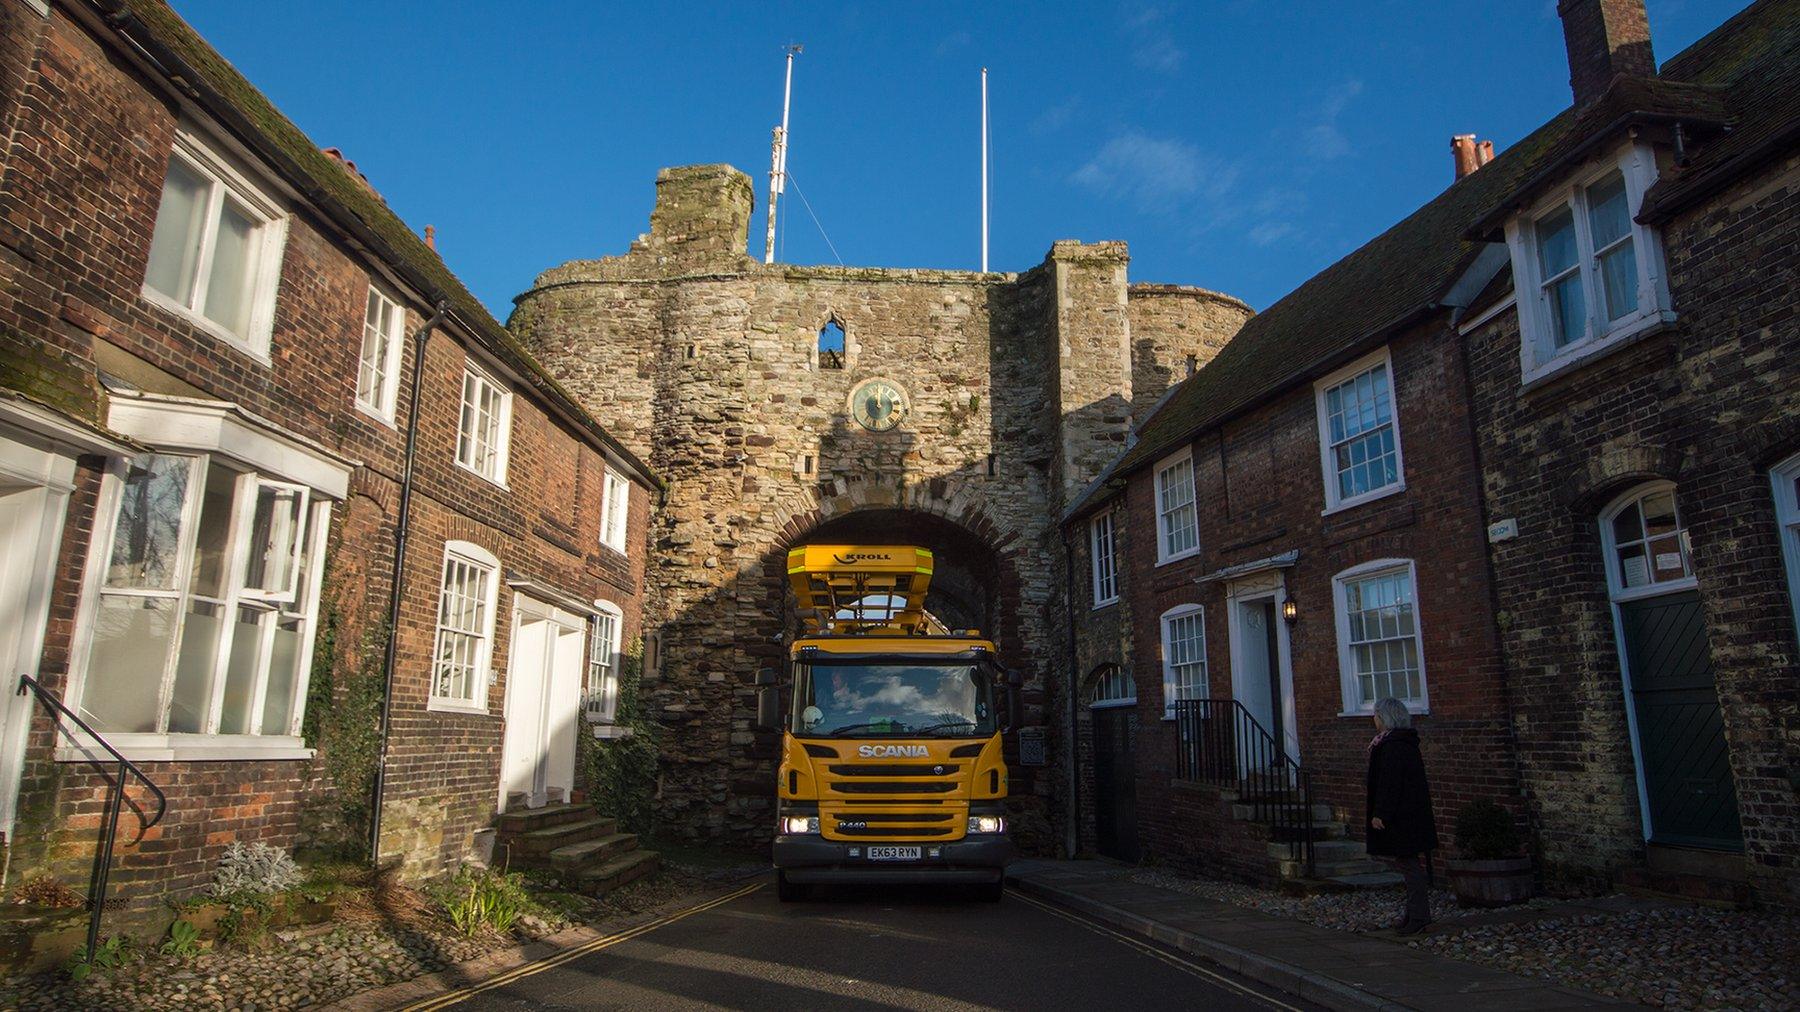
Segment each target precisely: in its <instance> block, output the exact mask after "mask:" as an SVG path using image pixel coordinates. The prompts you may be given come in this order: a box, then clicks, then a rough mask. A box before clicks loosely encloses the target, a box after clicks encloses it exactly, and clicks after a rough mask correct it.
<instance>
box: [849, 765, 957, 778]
mask: <svg viewBox="0 0 1800 1012" xmlns="http://www.w3.org/2000/svg"><path fill="white" fill-rule="evenodd" d="M825 768H826V769H827V770H829V771H831V773H832V774H833V775H834V776H840V777H950V776H955V775H956V773H957V771H958V770H960V769H962V766H961V765H959V764H957V763H871V764H869V765H867V766H851V765H847V764H843V763H834V764H832V765H830V766H827V767H825Z"/></svg>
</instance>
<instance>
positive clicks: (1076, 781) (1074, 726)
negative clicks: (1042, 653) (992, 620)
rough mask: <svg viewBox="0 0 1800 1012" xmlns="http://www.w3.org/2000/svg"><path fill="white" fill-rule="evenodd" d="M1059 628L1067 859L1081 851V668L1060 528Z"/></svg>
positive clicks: (1068, 544)
mask: <svg viewBox="0 0 1800 1012" xmlns="http://www.w3.org/2000/svg"><path fill="white" fill-rule="evenodd" d="M1063 576H1064V579H1063V616H1064V621H1063V625H1065V626H1067V627H1068V639H1069V692H1068V695H1069V836H1068V844H1069V857H1071V858H1073V857H1075V856H1076V855H1078V854H1079V853H1080V852H1081V698H1080V697H1081V667H1080V663H1079V660H1078V658H1077V657H1076V656H1075V650H1076V646H1077V643H1076V637H1075V542H1074V540H1073V539H1071V538H1070V537H1069V532H1068V529H1067V528H1066V527H1065V528H1064V529H1063Z"/></svg>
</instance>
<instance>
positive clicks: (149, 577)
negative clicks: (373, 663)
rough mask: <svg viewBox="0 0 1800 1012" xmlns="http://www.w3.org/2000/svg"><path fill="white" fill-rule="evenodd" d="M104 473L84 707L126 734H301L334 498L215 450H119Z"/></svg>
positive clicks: (81, 693)
mask: <svg viewBox="0 0 1800 1012" xmlns="http://www.w3.org/2000/svg"><path fill="white" fill-rule="evenodd" d="M106 482H107V490H106V493H105V497H104V498H103V503H110V509H103V515H105V516H107V518H108V523H107V524H106V525H105V526H103V528H102V530H103V531H104V532H105V534H104V535H103V539H97V542H96V545H95V550H96V552H97V553H98V555H99V558H100V559H101V560H103V563H102V564H101V565H100V566H99V567H98V572H97V573H96V574H95V577H94V579H93V583H92V587H93V593H92V598H93V605H92V609H93V610H92V612H91V617H90V619H89V621H88V625H87V632H86V640H87V644H86V655H85V664H84V665H83V666H82V669H81V677H80V680H79V688H78V691H77V692H75V693H72V694H75V695H76V698H77V705H78V708H79V711H80V712H81V714H82V715H83V718H84V719H86V720H87V721H88V722H89V723H91V724H92V725H94V727H95V729H96V730H99V731H101V732H102V733H107V732H114V733H120V734H122V735H126V736H130V735H170V736H173V735H234V736H259V737H266V738H289V739H292V738H294V737H295V736H297V735H298V734H299V725H300V717H301V702H302V700H303V698H304V694H305V687H306V681H307V665H308V663H309V654H310V651H311V644H312V635H313V626H314V624H315V620H316V616H317V609H318V594H319V577H320V572H319V570H320V564H321V560H322V558H323V552H324V544H325V531H326V527H327V525H328V523H329V518H330V506H329V504H328V503H325V502H322V501H315V499H314V497H313V495H312V493H311V491H310V489H308V488H306V487H304V486H300V485H295V484H293V483H290V482H285V481H276V480H272V479H270V478H268V477H265V476H263V475H261V474H258V473H256V472H254V471H252V470H249V469H247V468H245V467H243V466H241V465H239V464H238V463H236V462H234V461H231V460H228V459H226V458H224V457H221V456H218V455H216V454H206V453H201V454H194V455H185V454H172V453H153V454H146V455H144V456H140V457H137V458H134V459H131V460H127V461H121V462H119V463H118V464H116V465H115V466H114V468H113V469H112V471H111V472H110V473H109V474H108V476H107V479H106ZM125 743H126V744H131V743H133V742H131V741H126V742H125ZM137 743H139V744H146V743H144V742H141V741H139V742H137Z"/></svg>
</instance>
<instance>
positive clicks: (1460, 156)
mask: <svg viewBox="0 0 1800 1012" xmlns="http://www.w3.org/2000/svg"><path fill="white" fill-rule="evenodd" d="M1450 157H1451V160H1452V161H1453V162H1454V163H1455V166H1456V178H1457V179H1461V178H1462V177H1464V176H1466V175H1468V174H1469V173H1471V172H1474V171H1475V170H1476V169H1477V168H1479V167H1480V165H1479V163H1478V162H1477V161H1476V160H1475V135H1474V134H1457V135H1455V136H1453V137H1451V138H1450Z"/></svg>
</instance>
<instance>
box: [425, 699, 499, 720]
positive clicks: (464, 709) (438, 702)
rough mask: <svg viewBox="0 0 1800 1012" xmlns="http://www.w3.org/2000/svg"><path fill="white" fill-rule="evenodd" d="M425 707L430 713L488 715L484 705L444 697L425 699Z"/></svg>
mask: <svg viewBox="0 0 1800 1012" xmlns="http://www.w3.org/2000/svg"><path fill="white" fill-rule="evenodd" d="M425 709H426V710H427V711H429V712H431V713H463V714H469V715H471V716H476V717H486V716H489V715H490V714H489V713H488V708H487V707H485V706H475V705H472V704H469V703H456V702H451V701H450V700H444V699H431V700H427V701H426V703H425Z"/></svg>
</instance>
